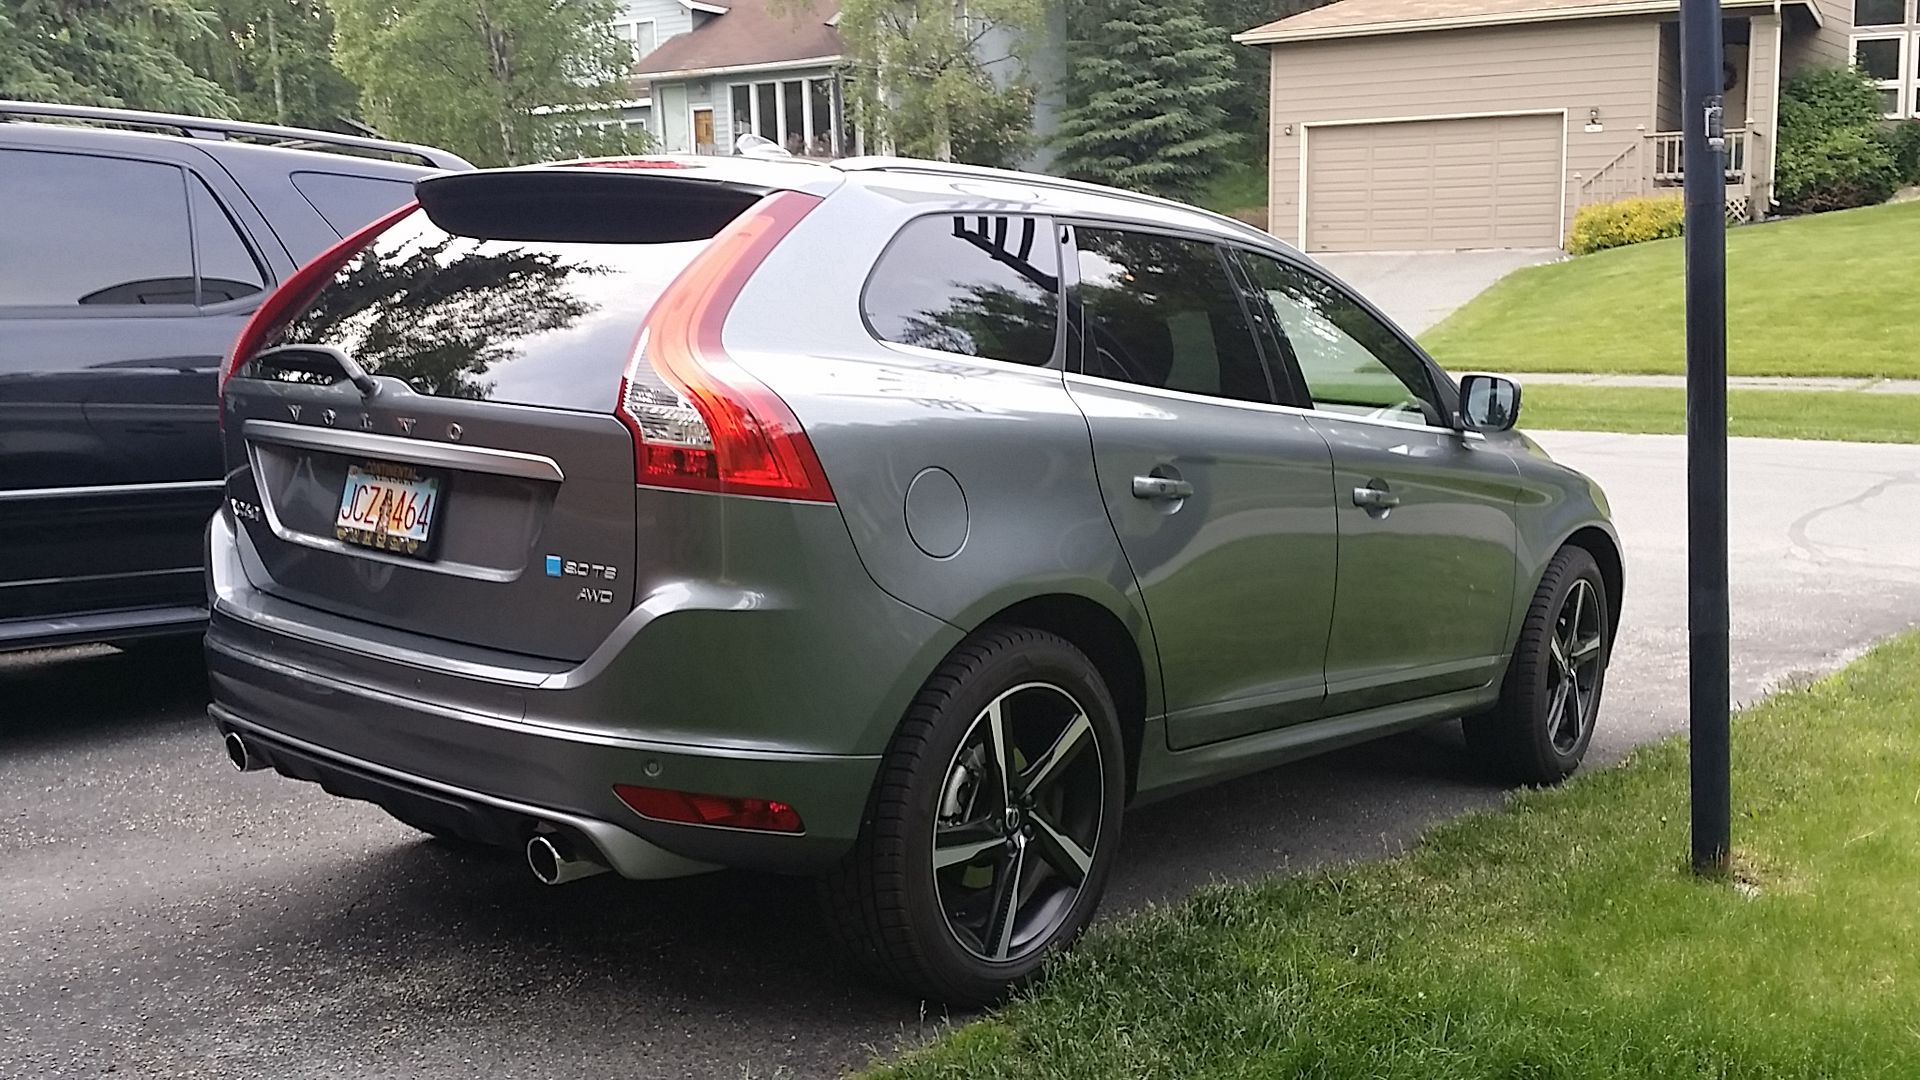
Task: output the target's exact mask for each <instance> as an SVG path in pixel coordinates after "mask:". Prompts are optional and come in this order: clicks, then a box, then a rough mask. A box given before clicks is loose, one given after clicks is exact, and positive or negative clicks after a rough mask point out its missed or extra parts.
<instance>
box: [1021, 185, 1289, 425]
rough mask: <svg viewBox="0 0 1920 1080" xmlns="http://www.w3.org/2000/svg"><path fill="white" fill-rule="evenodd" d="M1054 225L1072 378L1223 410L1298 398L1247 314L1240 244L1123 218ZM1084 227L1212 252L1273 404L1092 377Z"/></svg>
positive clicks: (1072, 218) (1084, 217)
mask: <svg viewBox="0 0 1920 1080" xmlns="http://www.w3.org/2000/svg"><path fill="white" fill-rule="evenodd" d="M1054 224H1055V225H1056V226H1058V227H1059V228H1060V229H1061V230H1062V232H1061V233H1059V234H1057V235H1058V236H1059V237H1060V248H1061V255H1060V266H1061V275H1062V278H1063V286H1064V287H1063V288H1062V289H1061V294H1062V296H1063V297H1064V298H1065V300H1066V303H1067V315H1066V317H1067V318H1068V319H1071V320H1072V323H1071V329H1072V330H1073V331H1074V340H1075V341H1076V342H1077V343H1078V348H1077V349H1072V355H1071V356H1069V357H1068V358H1067V367H1066V370H1067V373H1068V374H1069V375H1078V376H1080V377H1081V378H1086V379H1096V380H1098V381H1099V382H1100V384H1101V385H1103V386H1127V387H1132V388H1134V389H1136V390H1142V391H1147V392H1151V393H1156V394H1170V395H1177V399H1178V400H1181V401H1208V402H1213V403H1215V404H1223V405H1273V406H1281V405H1285V404H1286V403H1285V402H1284V401H1283V400H1282V399H1283V398H1290V397H1293V396H1294V392H1293V388H1292V383H1291V380H1292V379H1293V378H1294V377H1295V376H1294V375H1292V374H1289V375H1288V377H1287V378H1288V382H1287V383H1286V384H1285V385H1284V386H1283V384H1282V382H1281V381H1280V380H1278V379H1276V378H1275V377H1274V368H1273V358H1272V357H1270V356H1268V355H1267V347H1266V346H1265V345H1264V344H1262V342H1261V337H1262V334H1261V332H1260V330H1259V328H1258V327H1257V326H1255V324H1254V320H1253V313H1252V312H1250V311H1248V310H1247V297H1246V296H1245V295H1244V291H1243V290H1242V288H1241V286H1242V285H1243V284H1244V278H1243V275H1242V274H1241V272H1240V270H1239V268H1238V267H1237V266H1235V265H1234V260H1235V255H1234V248H1235V247H1236V246H1237V245H1234V244H1233V243H1231V242H1230V241H1228V240H1226V239H1224V238H1222V237H1218V236H1210V235H1208V234H1206V233H1204V232H1201V231H1199V230H1194V229H1183V228H1179V227H1177V226H1170V225H1163V224H1160V223H1158V222H1136V221H1128V220H1126V219H1124V218H1118V217H1114V218H1106V217H1102V216H1100V215H1098V214H1074V215H1069V216H1060V217H1055V218H1054ZM1079 228H1089V229H1110V230H1115V231H1121V232H1133V233H1143V234H1146V235H1149V236H1164V237H1169V238H1171V239H1175V240H1186V241H1189V242H1191V243H1196V244H1205V245H1207V246H1209V247H1211V248H1213V250H1214V257H1215V258H1216V259H1218V260H1219V261H1220V268H1221V270H1222V271H1223V272H1224V273H1225V274H1226V275H1227V280H1228V282H1229V283H1231V284H1232V285H1233V287H1234V292H1235V294H1236V295H1235V302H1236V303H1238V304H1239V305H1240V317H1241V318H1243V319H1245V320H1246V321H1247V332H1248V333H1250V334H1252V335H1253V347H1254V355H1255V356H1257V357H1258V358H1259V360H1260V368H1261V371H1262V372H1263V373H1264V374H1265V375H1266V379H1267V395H1268V396H1269V397H1270V398H1272V399H1273V400H1272V401H1268V402H1260V401H1248V400H1247V399H1245V398H1235V397H1226V396H1223V395H1215V394H1199V393H1194V392H1193V391H1190V390H1170V389H1168V388H1166V387H1164V386H1148V385H1147V384H1145V383H1136V382H1128V381H1126V380H1125V379H1110V378H1107V377H1106V376H1104V375H1094V374H1091V373H1090V372H1088V371H1087V365H1086V351H1087V325H1086V319H1087V309H1086V305H1085V304H1083V303H1081V302H1080V242H1079V239H1078V238H1077V234H1074V233H1072V232H1071V231H1070V230H1073V229H1079ZM1070 348H1071V347H1070ZM1283 391H1284V392H1283ZM1287 407H1290V408H1291V407H1295V406H1291V405H1288V406H1287Z"/></svg>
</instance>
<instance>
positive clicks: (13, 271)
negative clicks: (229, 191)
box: [0, 150, 194, 305]
mask: <svg viewBox="0 0 1920 1080" xmlns="http://www.w3.org/2000/svg"><path fill="white" fill-rule="evenodd" d="M0 208H3V209H0V253H3V254H0V304H5V305H69V304H191V303H193V302H194V288H193V252H192V249H191V246H190V243H189V240H188V234H187V187H186V182H185V174H184V173H182V172H181V170H180V169H179V168H177V167H175V166H172V165H159V164H154V163H152V162H146V161H125V160H122V159H120V158H107V157H93V156H90V155H84V154H54V153H41V152H38V151H30V150H0Z"/></svg>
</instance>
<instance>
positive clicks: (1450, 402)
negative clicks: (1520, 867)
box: [1231, 244, 1468, 434]
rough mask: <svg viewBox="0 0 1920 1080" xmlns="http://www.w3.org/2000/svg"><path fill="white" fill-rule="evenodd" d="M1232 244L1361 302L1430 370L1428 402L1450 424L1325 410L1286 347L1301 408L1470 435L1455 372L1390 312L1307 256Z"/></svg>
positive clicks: (1332, 415)
mask: <svg viewBox="0 0 1920 1080" xmlns="http://www.w3.org/2000/svg"><path fill="white" fill-rule="evenodd" d="M1231 246H1232V247H1233V248H1234V251H1235V253H1236V255H1237V256H1238V257H1239V258H1242V259H1245V258H1248V257H1264V258H1269V259H1272V260H1274V261H1275V262H1278V263H1280V264H1281V265H1282V266H1286V267H1289V268H1291V269H1293V270H1295V271H1297V272H1298V273H1301V274H1304V275H1306V276H1307V277H1310V278H1313V279H1314V280H1316V281H1319V282H1320V283H1321V284H1322V285H1325V286H1326V287H1328V288H1330V289H1332V290H1334V291H1335V292H1337V293H1339V294H1340V295H1341V296H1344V297H1346V298H1347V299H1348V300H1349V301H1351V302H1353V303H1354V304H1355V305H1357V306H1358V307H1359V308H1360V309H1361V310H1362V311H1364V312H1366V313H1367V314H1368V315H1370V316H1372V317H1373V319H1374V320H1375V321H1376V322H1378V323H1379V324H1380V325H1381V326H1383V327H1385V328H1386V330H1387V332H1388V333H1390V334H1392V335H1393V339H1394V340H1395V341H1398V342H1400V344H1402V345H1404V346H1405V347H1406V348H1407V351H1408V352H1409V353H1410V354H1411V355H1412V356H1413V358H1414V359H1416V360H1418V361H1419V362H1420V366H1421V367H1422V368H1424V369H1425V370H1426V373H1427V386H1428V389H1429V390H1431V391H1432V394H1433V398H1434V400H1433V401H1430V402H1428V404H1430V405H1433V406H1435V408H1436V410H1437V411H1438V412H1439V413H1440V418H1441V421H1442V423H1443V424H1445V425H1446V426H1444V427H1443V426H1437V425H1434V424H1431V423H1426V424H1407V423H1402V422H1400V421H1398V420H1370V419H1368V418H1366V417H1362V416H1351V415H1348V414H1345V413H1336V412H1333V411H1331V410H1328V409H1321V408H1319V407H1317V406H1315V405H1314V404H1313V394H1312V390H1311V388H1310V387H1309V386H1308V384H1307V377H1306V373H1305V372H1303V371H1302V370H1300V365H1299V360H1298V358H1297V357H1295V356H1294V355H1293V352H1292V350H1291V349H1286V350H1283V351H1284V354H1285V355H1284V356H1283V360H1284V362H1285V363H1286V366H1287V372H1288V378H1289V379H1290V380H1292V381H1293V383H1294V385H1295V386H1296V387H1298V392H1299V393H1302V394H1304V395H1305V397H1304V398H1302V399H1301V400H1303V401H1304V402H1305V405H1303V406H1301V407H1303V408H1305V409H1307V410H1308V411H1309V412H1312V413H1313V414H1314V415H1316V416H1325V417H1330V418H1333V419H1339V420H1353V421H1356V422H1360V423H1369V424H1386V425H1389V426H1392V427H1397V428H1409V429H1424V430H1428V431H1451V432H1454V433H1456V434H1468V432H1467V431H1466V429H1465V428H1463V427H1461V426H1459V413H1460V387H1459V385H1458V384H1456V383H1455V382H1454V381H1453V377H1452V376H1451V375H1448V374H1447V373H1446V371H1445V370H1444V369H1442V368H1441V367H1440V365H1439V364H1437V363H1435V362H1434V359H1433V357H1431V356H1429V355H1427V351H1426V350H1425V349H1423V348H1421V347H1420V343H1419V342H1417V341H1415V340H1413V339H1412V338H1411V337H1409V336H1408V335H1407V332H1406V331H1405V330H1403V329H1401V327H1400V325H1399V324H1398V323H1396V322H1394V321H1393V320H1392V319H1389V318H1387V316H1386V314H1385V313H1384V312H1382V311H1381V310H1380V309H1379V308H1377V307H1375V306H1374V305H1373V303H1372V302H1371V301H1369V300H1368V299H1367V298H1366V297H1364V296H1362V295H1360V293H1358V292H1357V291H1355V290H1353V289H1351V288H1349V287H1347V286H1346V285H1343V284H1341V283H1340V282H1339V281H1337V280H1335V279H1334V278H1333V277H1332V276H1331V275H1329V274H1326V273H1324V272H1323V271H1321V270H1320V269H1319V268H1317V267H1315V266H1314V265H1313V264H1311V263H1309V262H1308V261H1307V260H1305V259H1302V258H1297V257H1294V256H1292V255H1291V254H1287V253H1283V252H1277V251H1271V250H1268V249H1265V248H1258V247H1254V246H1252V245H1250V244H1233V245H1231ZM1246 276H1247V280H1248V283H1249V284H1250V285H1252V286H1253V287H1254V288H1256V289H1257V288H1259V284H1258V282H1257V281H1256V280H1255V278H1254V276H1253V272H1252V271H1251V270H1250V269H1249V270H1247V271H1246ZM1278 317H1279V316H1278V313H1274V318H1275V319H1276V320H1277V319H1278ZM1277 345H1278V343H1277V342H1276V346H1277ZM1370 351H1371V350H1369V352H1370ZM1375 359H1378V357H1376V358H1375ZM1381 363H1382V365H1383V366H1384V364H1385V362H1384V361H1381ZM1388 371H1389V372H1391V371H1392V369H1391V368H1388Z"/></svg>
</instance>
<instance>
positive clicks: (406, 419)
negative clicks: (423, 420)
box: [394, 416, 413, 435]
mask: <svg viewBox="0 0 1920 1080" xmlns="http://www.w3.org/2000/svg"><path fill="white" fill-rule="evenodd" d="M394 420H395V422H396V423H398V424H399V425H400V434H402V435H411V434H413V417H411V416H397V417H395V418H394Z"/></svg>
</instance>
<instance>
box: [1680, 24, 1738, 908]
mask: <svg viewBox="0 0 1920 1080" xmlns="http://www.w3.org/2000/svg"><path fill="white" fill-rule="evenodd" d="M1721 57H1722V49H1721V24H1720V0H1680V82H1681V93H1680V101H1681V108H1680V112H1681V116H1682V122H1681V135H1682V139H1681V150H1682V153H1683V155H1684V158H1683V162H1682V168H1683V170H1684V172H1683V176H1684V184H1685V186H1684V188H1683V189H1682V191H1683V194H1684V197H1685V200H1686V241H1685V242H1686V252H1687V592H1688V595H1687V638H1688V643H1687V644H1688V649H1687V664H1688V670H1687V677H1688V715H1687V732H1688V737H1689V739H1690V740H1691V744H1690V755H1691V756H1690V761H1691V767H1692V788H1693V868H1694V870H1695V871H1697V872H1700V873H1708V874H1719V873H1724V872H1725V871H1726V869H1727V853H1728V849H1729V847H1730V846H1731V842H1732V840H1731V835H1730V833H1731V830H1732V792H1731V791H1730V776H1729V773H1730V770H1731V755H1730V751H1729V746H1728V743H1729V731H1728V720H1729V712H1730V707H1731V706H1730V702H1729V700H1728V696H1729V681H1730V679H1729V668H1728V655H1727V654H1728V648H1727V622H1728V615H1727V611H1728V602H1727V202H1726V199H1727V189H1726V167H1725V160H1726V159H1725V153H1726V137H1725V130H1724V127H1723V126H1722V124H1721V118H1720V93H1721V86H1722V82H1721V63H1722V59H1721Z"/></svg>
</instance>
